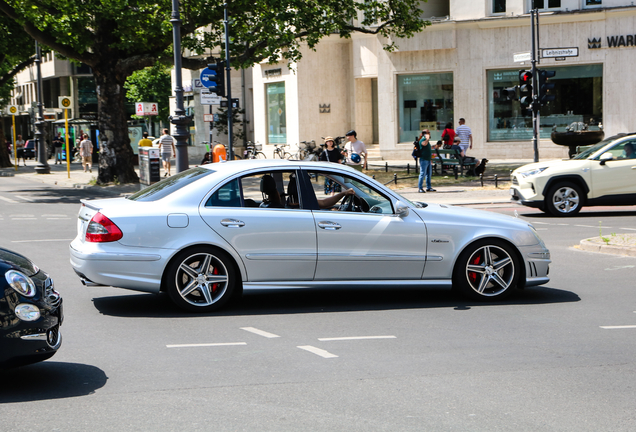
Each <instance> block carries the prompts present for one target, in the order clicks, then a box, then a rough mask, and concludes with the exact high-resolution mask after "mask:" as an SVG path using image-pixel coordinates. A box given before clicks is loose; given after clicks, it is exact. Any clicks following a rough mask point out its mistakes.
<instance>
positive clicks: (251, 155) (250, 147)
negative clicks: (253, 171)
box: [243, 141, 267, 159]
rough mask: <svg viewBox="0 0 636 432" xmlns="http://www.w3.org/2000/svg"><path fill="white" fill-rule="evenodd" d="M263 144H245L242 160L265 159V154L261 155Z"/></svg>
mask: <svg viewBox="0 0 636 432" xmlns="http://www.w3.org/2000/svg"><path fill="white" fill-rule="evenodd" d="M261 150H263V144H260V143H253V142H252V141H248V142H247V148H246V149H245V151H244V152H243V158H244V159H267V156H265V153H263V152H262V151H261Z"/></svg>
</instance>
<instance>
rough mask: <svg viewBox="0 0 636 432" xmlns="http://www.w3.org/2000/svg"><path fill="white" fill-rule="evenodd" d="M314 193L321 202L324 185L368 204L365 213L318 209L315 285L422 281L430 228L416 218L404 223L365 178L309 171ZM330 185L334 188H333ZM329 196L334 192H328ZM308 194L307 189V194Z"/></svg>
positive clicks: (389, 201)
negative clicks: (352, 193)
mask: <svg viewBox="0 0 636 432" xmlns="http://www.w3.org/2000/svg"><path fill="white" fill-rule="evenodd" d="M308 173H309V176H308V177H305V178H312V179H314V180H312V181H311V185H312V187H311V191H310V192H312V193H314V194H315V196H316V198H314V199H318V200H322V199H325V198H329V194H325V193H324V189H325V185H324V183H325V179H329V180H331V181H335V182H337V183H338V184H340V189H341V190H346V189H348V188H353V189H354V190H355V191H356V195H357V196H360V197H364V198H365V199H366V200H367V201H369V202H368V204H369V208H367V209H365V210H366V211H344V209H342V210H341V209H339V208H338V206H336V207H335V208H333V209H327V208H325V209H315V210H314V211H313V213H314V220H315V224H316V237H317V240H318V262H317V265H316V276H315V280H317V281H329V280H393V279H405V280H406V279H421V277H422V273H423V270H424V264H425V261H426V244H427V242H426V226H425V224H424V222H423V221H422V220H421V219H420V217H419V216H417V215H416V214H415V212H409V214H408V215H406V216H404V217H400V216H398V215H396V214H395V211H394V209H395V203H394V202H393V201H392V199H391V198H390V197H389V196H388V195H386V194H383V193H382V192H381V191H380V190H379V188H377V189H376V188H374V187H372V186H370V184H369V183H367V182H365V181H364V180H363V177H355V175H342V174H340V173H338V172H337V171H331V172H329V171H326V170H324V171H309V172H308ZM331 186H332V185H330V187H331ZM328 191H330V189H328ZM303 192H305V189H304V190H303Z"/></svg>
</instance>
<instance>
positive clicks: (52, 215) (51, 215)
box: [42, 214, 68, 218]
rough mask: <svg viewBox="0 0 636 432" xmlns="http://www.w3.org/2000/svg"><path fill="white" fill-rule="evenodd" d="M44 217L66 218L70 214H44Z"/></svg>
mask: <svg viewBox="0 0 636 432" xmlns="http://www.w3.org/2000/svg"><path fill="white" fill-rule="evenodd" d="M42 217H46V218H50V217H51V218H66V217H68V215H63V214H43V215H42Z"/></svg>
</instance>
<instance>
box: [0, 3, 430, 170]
mask: <svg viewBox="0 0 636 432" xmlns="http://www.w3.org/2000/svg"><path fill="white" fill-rule="evenodd" d="M227 2H228V14H229V16H230V17H233V21H232V23H231V35H232V41H233V43H232V44H231V46H230V49H229V51H230V54H231V57H232V65H233V67H247V66H250V65H252V64H254V63H256V62H260V61H262V60H264V59H269V60H270V61H279V60H280V58H281V57H282V58H284V59H287V60H290V61H297V60H298V59H299V58H300V55H301V54H300V49H299V47H300V43H303V42H304V43H306V44H307V45H308V46H309V47H310V48H314V47H315V46H316V44H317V43H318V42H319V41H320V39H321V38H322V37H324V36H325V35H328V34H331V33H339V34H340V35H341V36H342V37H349V36H350V35H351V33H352V32H355V31H358V32H364V33H370V34H379V35H382V36H384V37H386V38H388V39H387V40H388V42H387V44H386V47H387V48H388V49H391V48H392V43H391V41H390V37H391V36H396V37H409V36H411V35H413V34H414V33H415V32H418V31H420V30H422V29H423V28H424V27H425V25H426V22H425V21H423V20H422V19H421V18H420V10H419V9H418V6H419V4H420V1H419V0H365V1H364V2H361V1H359V0H321V1H319V2H318V1H313V0H311V1H310V0H249V1H248V0H232V1H229V0H227ZM223 3H224V1H222V0H182V1H181V4H180V14H181V19H182V24H181V35H182V39H183V48H184V49H189V50H191V51H192V52H194V53H195V54H200V55H201V57H200V58H186V59H183V65H184V67H187V68H190V69H201V68H203V67H205V65H206V64H207V63H209V62H211V61H212V56H210V55H209V54H208V53H210V52H219V50H221V52H223V51H222V50H223V49H224V48H225V47H224V38H223V22H222V21H223V14H224V9H223ZM171 10H172V7H171V2H170V1H169V0H134V1H133V0H112V1H108V2H106V1H102V0H82V1H74V0H0V11H1V12H2V13H4V14H6V15H7V16H8V17H10V18H11V19H13V20H14V21H15V22H17V23H19V24H20V25H21V26H22V28H23V29H24V31H25V32H26V33H28V34H29V35H31V36H32V37H33V38H34V39H37V40H38V41H40V42H42V44H44V45H47V46H49V47H50V48H51V49H53V50H55V51H56V52H58V53H60V54H62V55H64V56H66V57H68V58H70V59H74V60H76V61H79V62H82V63H84V64H86V65H88V66H90V67H91V68H92V70H93V75H94V77H95V83H96V85H97V97H98V127H99V130H100V139H101V148H100V162H99V175H98V179H97V180H98V182H99V183H107V182H110V181H112V180H113V178H114V177H115V176H116V177H117V178H118V179H119V180H120V181H121V182H124V183H128V182H136V181H138V178H137V175H136V173H135V171H134V169H133V152H132V148H131V147H130V142H129V138H128V133H127V127H126V116H125V110H124V102H125V92H124V91H123V86H124V83H125V81H126V78H127V77H129V76H130V75H131V74H132V73H133V72H134V71H136V70H139V69H143V68H144V67H147V66H152V65H154V64H155V63H156V62H157V61H160V62H164V63H169V62H170V61H171V58H172V56H171V53H170V50H171V48H172V27H171V23H170V18H171ZM358 17H362V18H361V19H360V20H358ZM201 29H205V31H204V30H201Z"/></svg>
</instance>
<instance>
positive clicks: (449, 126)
mask: <svg viewBox="0 0 636 432" xmlns="http://www.w3.org/2000/svg"><path fill="white" fill-rule="evenodd" d="M455 135H457V134H456V133H455V130H454V129H453V123H451V122H448V123H446V126H444V131H443V132H442V141H443V142H444V148H445V149H449V148H450V146H452V145H453V142H454V141H455Z"/></svg>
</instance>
